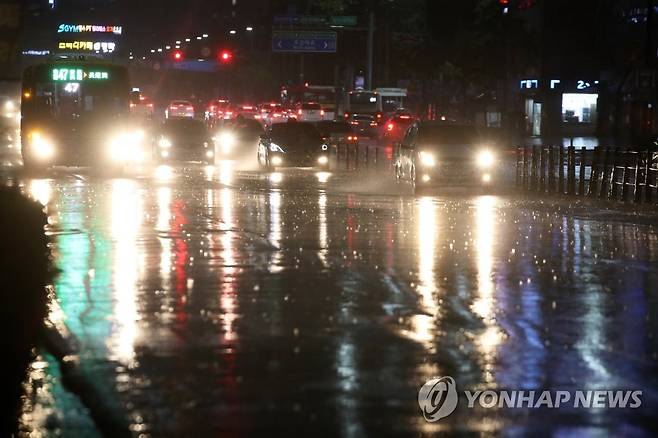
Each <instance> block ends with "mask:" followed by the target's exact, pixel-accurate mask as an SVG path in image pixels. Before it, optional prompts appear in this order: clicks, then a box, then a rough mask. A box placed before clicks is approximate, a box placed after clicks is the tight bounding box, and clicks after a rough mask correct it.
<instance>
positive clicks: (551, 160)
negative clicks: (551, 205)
mask: <svg viewBox="0 0 658 438" xmlns="http://www.w3.org/2000/svg"><path fill="white" fill-rule="evenodd" d="M548 192H549V193H555V146H549V147H548Z"/></svg>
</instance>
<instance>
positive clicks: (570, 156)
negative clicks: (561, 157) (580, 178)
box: [567, 146, 576, 195]
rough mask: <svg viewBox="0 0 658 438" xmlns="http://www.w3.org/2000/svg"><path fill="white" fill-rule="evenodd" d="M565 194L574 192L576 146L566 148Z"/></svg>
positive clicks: (573, 193)
mask: <svg viewBox="0 0 658 438" xmlns="http://www.w3.org/2000/svg"><path fill="white" fill-rule="evenodd" d="M567 194H568V195H575V194H576V148H575V147H573V146H569V147H568V148H567Z"/></svg>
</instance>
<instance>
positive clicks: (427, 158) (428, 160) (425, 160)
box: [420, 151, 436, 167]
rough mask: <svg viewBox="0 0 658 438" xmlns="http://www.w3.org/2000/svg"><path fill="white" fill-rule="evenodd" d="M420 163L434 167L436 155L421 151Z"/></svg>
mask: <svg viewBox="0 0 658 438" xmlns="http://www.w3.org/2000/svg"><path fill="white" fill-rule="evenodd" d="M420 163H421V164H422V165H423V166H426V167H434V166H435V165H436V161H435V160H434V155H433V154H432V153H430V152H425V151H421V153H420Z"/></svg>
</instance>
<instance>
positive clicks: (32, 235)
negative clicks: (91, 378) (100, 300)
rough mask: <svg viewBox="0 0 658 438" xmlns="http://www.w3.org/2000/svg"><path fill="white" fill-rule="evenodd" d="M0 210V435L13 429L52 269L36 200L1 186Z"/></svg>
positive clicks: (14, 189) (38, 334) (42, 319)
mask: <svg viewBox="0 0 658 438" xmlns="http://www.w3.org/2000/svg"><path fill="white" fill-rule="evenodd" d="M0 211H2V214H0V233H1V236H0V272H1V275H0V278H1V279H2V287H1V290H2V296H1V297H0V299H1V304H0V333H1V336H2V354H3V356H4V358H5V360H4V363H5V367H6V371H5V380H4V384H3V391H2V395H1V396H0V397H1V398H2V406H1V407H0V409H1V410H2V429H1V430H0V435H1V436H8V435H11V434H12V433H14V432H15V431H16V425H17V422H16V418H17V413H18V408H19V404H20V397H21V384H22V382H23V379H24V378H25V371H26V369H27V366H28V364H29V362H30V360H31V359H32V357H33V352H32V351H33V347H34V346H35V345H36V343H37V342H38V339H39V336H40V333H41V330H42V327H43V321H44V318H45V316H46V311H47V304H46V298H47V297H46V289H45V286H46V284H47V283H48V282H49V281H50V279H51V277H52V272H51V269H50V258H49V254H48V242H47V237H46V234H45V232H44V227H45V225H46V223H47V218H46V215H45V214H44V212H43V211H42V207H41V205H39V204H37V203H35V202H33V201H30V200H29V199H27V198H25V197H24V196H22V195H21V194H20V192H19V191H18V190H17V189H16V188H13V187H2V188H0Z"/></svg>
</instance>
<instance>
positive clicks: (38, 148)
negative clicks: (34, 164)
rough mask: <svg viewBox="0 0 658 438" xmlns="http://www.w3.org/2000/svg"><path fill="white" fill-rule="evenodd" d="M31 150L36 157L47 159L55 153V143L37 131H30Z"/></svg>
mask: <svg viewBox="0 0 658 438" xmlns="http://www.w3.org/2000/svg"><path fill="white" fill-rule="evenodd" d="M32 151H33V152H34V155H35V156H36V157H37V158H40V159H42V160H47V159H49V158H52V157H53V155H55V145H53V144H52V142H50V141H49V140H47V139H45V138H43V137H42V136H41V134H39V133H38V132H34V133H32Z"/></svg>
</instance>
